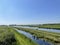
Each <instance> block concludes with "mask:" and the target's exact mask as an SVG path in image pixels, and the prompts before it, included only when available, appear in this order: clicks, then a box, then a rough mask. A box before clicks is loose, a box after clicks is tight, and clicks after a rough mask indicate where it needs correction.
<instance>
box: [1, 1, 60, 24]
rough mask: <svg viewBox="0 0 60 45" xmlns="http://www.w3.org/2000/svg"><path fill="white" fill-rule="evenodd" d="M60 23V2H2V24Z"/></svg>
mask: <svg viewBox="0 0 60 45" xmlns="http://www.w3.org/2000/svg"><path fill="white" fill-rule="evenodd" d="M40 23H60V0H0V24H40Z"/></svg>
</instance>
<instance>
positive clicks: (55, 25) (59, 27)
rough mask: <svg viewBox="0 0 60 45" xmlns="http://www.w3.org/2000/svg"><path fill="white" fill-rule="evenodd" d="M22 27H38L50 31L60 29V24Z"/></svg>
mask: <svg viewBox="0 0 60 45" xmlns="http://www.w3.org/2000/svg"><path fill="white" fill-rule="evenodd" d="M22 26H30V27H38V28H48V29H60V23H59V24H36V25H22Z"/></svg>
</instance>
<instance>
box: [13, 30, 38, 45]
mask: <svg viewBox="0 0 60 45" xmlns="http://www.w3.org/2000/svg"><path fill="white" fill-rule="evenodd" d="M13 32H14V34H15V38H16V40H17V45H38V44H36V43H35V42H34V41H32V40H31V39H29V38H27V37H26V36H24V35H23V34H20V33H18V32H17V31H16V30H14V29H13Z"/></svg>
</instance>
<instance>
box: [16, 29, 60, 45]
mask: <svg viewBox="0 0 60 45" xmlns="http://www.w3.org/2000/svg"><path fill="white" fill-rule="evenodd" d="M17 29H19V30H23V31H26V32H29V33H31V34H32V35H34V36H37V38H38V39H43V40H45V41H50V42H52V43H54V44H60V33H53V32H47V31H40V30H33V29H29V28H17Z"/></svg>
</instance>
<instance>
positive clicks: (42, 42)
mask: <svg viewBox="0 0 60 45" xmlns="http://www.w3.org/2000/svg"><path fill="white" fill-rule="evenodd" d="M16 31H18V32H19V33H21V34H24V35H25V36H26V37H28V38H30V39H31V40H33V41H35V42H36V43H38V44H39V45H53V44H52V43H50V42H47V41H44V40H40V39H38V38H37V37H35V36H33V35H31V34H30V33H28V32H25V31H21V30H16Z"/></svg>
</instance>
